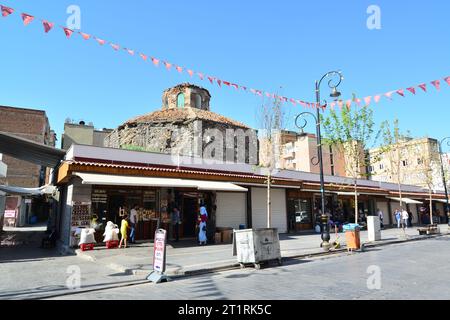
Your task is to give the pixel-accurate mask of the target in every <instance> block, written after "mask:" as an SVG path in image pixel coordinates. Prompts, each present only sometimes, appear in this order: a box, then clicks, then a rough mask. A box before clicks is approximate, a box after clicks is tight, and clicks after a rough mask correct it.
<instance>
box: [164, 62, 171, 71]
mask: <svg viewBox="0 0 450 320" xmlns="http://www.w3.org/2000/svg"><path fill="white" fill-rule="evenodd" d="M164 65H165V66H166V69H167V70H170V68H172V64H171V63H169V62H166V61H164Z"/></svg>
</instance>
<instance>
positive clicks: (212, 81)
mask: <svg viewBox="0 0 450 320" xmlns="http://www.w3.org/2000/svg"><path fill="white" fill-rule="evenodd" d="M214 79H215V78H214V77H209V76H208V80H209V82H211V84H213V83H214Z"/></svg>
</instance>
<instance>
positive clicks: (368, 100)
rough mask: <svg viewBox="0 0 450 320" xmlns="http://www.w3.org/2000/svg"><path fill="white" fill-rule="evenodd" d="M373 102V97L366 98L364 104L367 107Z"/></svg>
mask: <svg viewBox="0 0 450 320" xmlns="http://www.w3.org/2000/svg"><path fill="white" fill-rule="evenodd" d="M371 101H372V97H371V96H370V97H365V98H364V103H365V104H366V106H369V105H370V102H371Z"/></svg>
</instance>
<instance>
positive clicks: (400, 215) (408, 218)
mask: <svg viewBox="0 0 450 320" xmlns="http://www.w3.org/2000/svg"><path fill="white" fill-rule="evenodd" d="M394 217H395V221H397V228H398V229H400V228H405V229H408V227H411V226H412V214H411V213H409V212H408V211H407V210H406V209H404V208H397V209H395V211H394Z"/></svg>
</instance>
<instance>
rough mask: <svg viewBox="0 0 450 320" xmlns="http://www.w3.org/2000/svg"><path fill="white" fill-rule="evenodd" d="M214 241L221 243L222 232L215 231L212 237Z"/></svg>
mask: <svg viewBox="0 0 450 320" xmlns="http://www.w3.org/2000/svg"><path fill="white" fill-rule="evenodd" d="M214 243H222V233H220V232H216V236H215V238H214Z"/></svg>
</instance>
